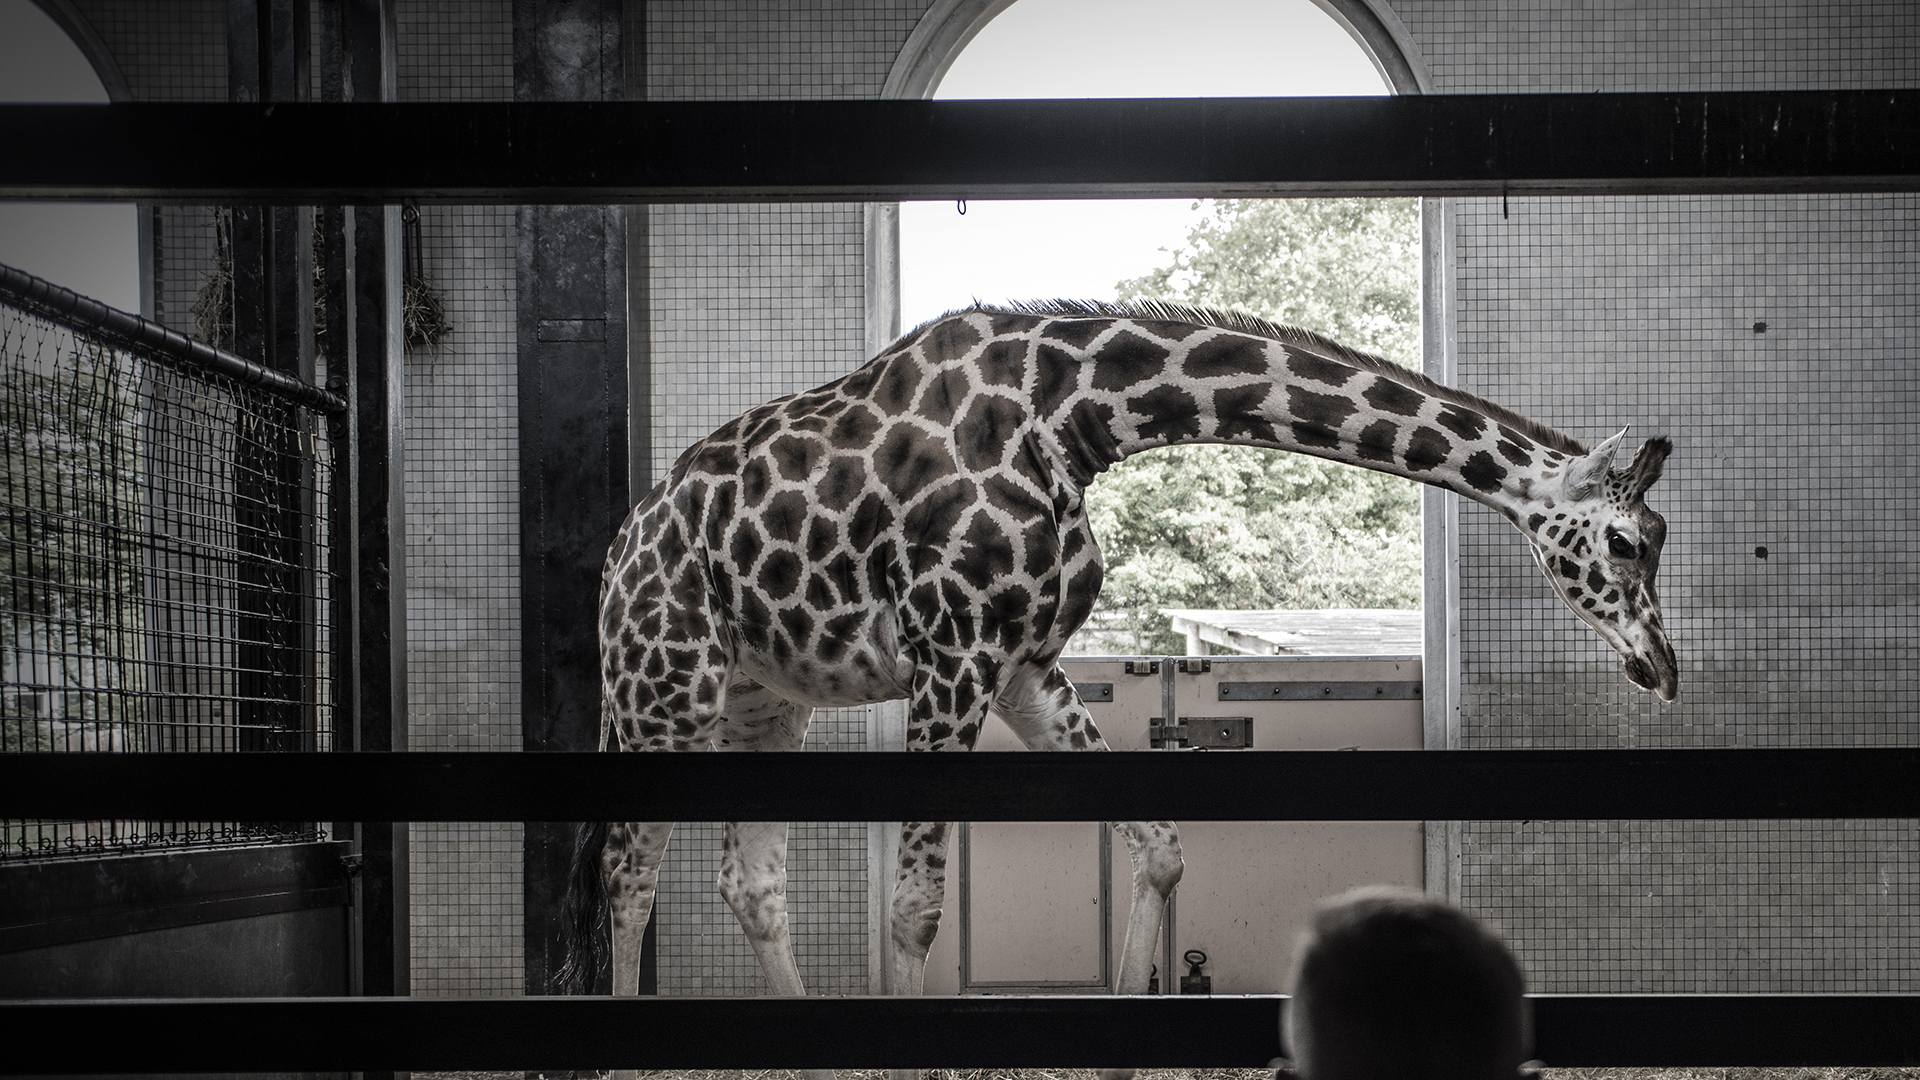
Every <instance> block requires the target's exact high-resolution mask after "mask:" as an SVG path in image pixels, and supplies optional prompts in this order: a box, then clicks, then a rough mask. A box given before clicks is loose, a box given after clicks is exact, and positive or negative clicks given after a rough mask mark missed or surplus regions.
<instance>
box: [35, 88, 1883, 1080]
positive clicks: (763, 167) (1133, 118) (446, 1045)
mask: <svg viewBox="0 0 1920 1080" xmlns="http://www.w3.org/2000/svg"><path fill="white" fill-rule="evenodd" d="M188 131H190V132H191V133H192V135H193V138H192V139H184V138H182V137H181V136H182V134H183V133H184V132H188ZM0 138H5V139H8V140H9V141H12V142H17V143H19V144H21V145H36V146H39V147H42V148H43V149H44V151H45V152H43V153H40V154H35V155H16V156H14V157H12V158H8V159H5V160H0V197H12V198H25V197H37V198H81V199H100V198H108V199H127V198H137V199H142V200H145V201H151V202H180V203H201V202H239V203H249V202H250V203H272V204H285V205H298V204H309V203H323V202H324V203H381V202H392V201H397V200H399V199H401V198H418V199H438V200H442V201H450V202H466V203H474V202H506V203H521V204H541V203H546V204H552V203H588V202H647V201H736V202H737V201H770V200H794V199H800V200H846V201H850V200H895V199H916V198H922V199H944V198H955V197H975V198H981V197H994V196H999V197H1013V196H1038V197H1062V198H1065V197H1087V196H1092V197H1102V196H1109V197H1111V196H1141V195H1167V196H1195V195H1201V196H1233V195H1242V196H1247V195H1345V196H1354V195H1388V194H1391V195H1428V196H1433V195H1500V194H1512V195H1544V194H1661V193H1675V192H1679V193H1698V194H1729V193H1753V192H1788V191H1815V192H1855V191H1913V190H1916V189H1920V91H1911V90H1884V91H1851V92H1826V91H1814V92H1795V93H1753V94H1594V95H1485V96H1458V97H1447V96H1429V97H1400V98H1386V99H1365V100H1361V99H1313V100H1238V101H1235V100H1209V101H1131V102H1129V101H1117V102H1115V101H1106V102H1032V101H1028V102H940V103H930V102H879V101H861V102H780V101H773V102H710V103H653V102H647V103H641V102H626V103H607V102H600V103H515V104H510V105H509V104H498V105H409V106H399V105H373V104H359V105H351V106H340V105H333V106H325V105H304V104H298V103H275V104H262V105H226V106H219V105H206V106H202V105H124V104H123V105H114V106H108V107H104V108H101V107H93V106H0ZM210 143H211V144H214V145H220V146H222V147H223V148H224V152H222V153H218V154H211V153H207V152H206V151H205V150H204V147H205V146H207V145H208V144H210ZM369 145H377V146H380V147H381V148H382V153H380V154H367V153H365V152H364V149H365V147H367V146H369ZM187 147H195V148H197V149H193V150H188V149H186V148H187ZM241 765H245V766H246V770H245V771H246V775H245V776H244V778H242V777H241V776H239V775H238V774H237V773H236V774H227V773H221V772H220V770H221V769H222V768H234V769H238V768H239V767H240V766H241ZM1917 766H1920V751H1916V750H1912V749H1891V750H1888V749H1879V750H1742V751H1675V752H1655V751H1615V752H1605V753H1595V752H1565V753H1555V752H1523V751H1514V752H1494V753H1470V752H1453V753H1447V754H1395V753H1391V752H1372V753H1355V754H1274V753H1263V754H1251V753H1249V754H1236V755H1227V754H1212V755H1204V756H1203V755H1167V754H1162V755H1120V754H1114V755H1088V756H1085V757H1082V756H1078V755H1033V756H1031V757H1026V756H1023V755H1007V756H997V755H974V756H966V757H935V756H926V757H920V756H915V757H899V758H891V759H888V760H884V761H882V760H880V759H878V758H877V757H873V756H845V757H841V756H835V755H809V756H806V757H804V758H802V757H800V756H797V755H796V756H769V757H764V758H753V757H734V756H729V757H728V758H725V759H720V758H717V757H715V756H711V755H678V756H673V757H660V758H651V757H639V756H634V757H624V756H623V757H614V756H600V755H574V754H555V755H511V756H509V755H395V756H389V755H379V754H376V755H364V756H361V755H353V756H337V757H328V758H311V759H304V760H303V759H300V758H295V757H291V756H286V757H282V756H275V755H258V756H255V755H247V756H244V757H238V758H235V757H228V758H225V759H220V760H214V759H199V760H194V761H181V760H178V759H177V758H174V757H168V758H166V759H165V760H155V758H154V756H146V755H126V756H116V755H98V756H85V757H82V756H80V755H74V756H72V757H63V756H59V755H40V756H35V757H33V758H32V759H31V760H27V759H25V757H24V756H8V757H5V758H0V813H7V812H19V811H20V810H21V809H25V810H31V811H33V812H39V813H44V812H48V811H50V810H54V809H55V808H57V807H65V806H73V805H80V804H84V805H86V806H89V807H97V808H100V809H101V812H107V810H106V808H108V807H118V806H133V805H138V806H158V805H163V804H164V805H180V806H187V805H193V806H201V805H213V804H215V803H219V804H221V805H224V806H226V807H227V808H228V809H229V810H233V811H235V812H238V811H241V810H243V809H244V810H245V811H246V812H248V813H260V814H264V815H265V816H268V817H279V816H283V815H287V814H291V813H293V811H294V810H295V809H296V808H300V812H302V813H307V812H313V813H316V814H317V815H319V816H321V817H335V818H343V819H354V818H367V817H377V818H380V819H383V820H406V819H412V820H449V819H459V818H475V817H488V818H500V817H506V818H513V819H519V818H545V819H550V818H553V817H562V818H580V819H590V818H608V817H619V816H628V817H632V818H663V817H670V818H686V817H693V818H700V817H703V816H709V817H726V818H733V819H742V818H744V819H753V818H780V819H793V820H800V819H807V818H812V817H831V818H836V819H861V818H869V817H871V818H900V817H935V818H937V817H943V816H944V817H948V818H970V819H973V820H1003V819H1017V818H1027V819H1032V818H1041V819H1045V818H1049V817H1051V818H1081V819H1085V818H1090V817H1123V818H1124V817H1142V816H1171V817H1187V818H1194V819H1204V818H1210V817H1211V818H1298V819H1308V818H1311V819H1329V818H1331V819H1339V818H1386V819H1407V818H1411V819H1422V818H1424V819H1442V820H1445V819H1461V818H1468V819H1471V818H1531V819H1540V818H1550V817H1562V818H1621V817H1639V818H1674V817H1703V818H1704V817H1711V818H1727V817H1888V816H1900V817H1911V816H1920V784H1916V783H1914V779H1915V777H1916V767H1917ZM183 767H184V768H189V769H200V770H206V771H203V772H200V773H197V774H195V775H193V776H191V777H189V776H187V775H186V774H183V773H181V772H179V771H178V770H179V769H181V768H183ZM718 772H725V773H726V776H727V779H728V781H729V783H728V784H726V785H724V786H721V785H715V784H714V783H713V780H714V778H715V776H716V774H717V773H718ZM745 774H751V776H750V777H749V776H747V775H745ZM829 774H831V775H829ZM1149 779H1151V781H1152V782H1151V783H1149V782H1147V781H1148V780H1149ZM614 780H619V781H622V782H620V783H615V782H613V781H614ZM801 780H804V781H805V782H804V783H799V781H801ZM635 781H640V782H635ZM227 785H236V786H227ZM401 785H406V786H401ZM718 790H724V791H725V792H727V796H726V798H724V799H722V800H716V799H715V796H714V793H715V792H716V791H718ZM533 792H537V793H538V796H539V798H538V806H537V808H536V806H535V805H534V804H533V802H532V800H531V799H530V798H529V793H533ZM569 792H573V793H583V792H590V793H592V794H590V795H589V794H576V795H573V796H569V795H568V794H567V793H569ZM743 792H744V793H754V792H778V794H777V795H764V794H762V795H753V797H752V800H751V801H748V800H744V799H742V798H741V797H740V793H743ZM1174 793H1179V794H1177V795H1176V794H1174ZM1069 795H1070V796H1071V797H1068V796H1069ZM723 804H724V805H723ZM113 812H119V811H117V810H116V811H113ZM1276 1001H1277V999H1275V998H1271V997H1249V998H1207V999H1191V998H1171V999H1169V998H1148V999H1140V998H1105V997H1103V998H1094V999H1077V998H1039V999H1033V998H999V999H754V1000H729V999H706V1000H673V999H639V1000H608V999H595V998H576V999H552V998H547V999H540V998H530V999H521V1000H484V1001H476V1000H457V999H452V1000H449V999H440V1000H410V999H404V998H368V999H347V1000H334V999H309V1000H301V1001H241V1000H222V1001H139V1002H10V1003H0V1022H3V1023H5V1024H7V1025H8V1026H10V1027H12V1028H15V1029H22V1028H26V1027H28V1026H31V1027H32V1028H33V1029H34V1030H36V1031H38V1032H40V1033H43V1034H45V1035H51V1036H52V1037H50V1038H42V1039H37V1040H34V1041H32V1042H19V1043H16V1044H15V1046H14V1047H13V1048H12V1050H13V1051H14V1052H12V1053H10V1054H9V1055H8V1057H7V1058H6V1059H5V1061H4V1062H0V1071H9V1072H16V1071H17V1072H36V1073H61V1072H65V1073H73V1072H119V1071H217V1070H242V1069H246V1070H263V1069H311V1068H349V1069H396V1068H459V1067H493V1068H498V1067H501V1066H503V1065H505V1066H515V1067H517V1066H526V1067H541V1068H552V1067H554V1066H567V1065H574V1064H578V1065H582V1066H589V1067H591V1066H596V1065H600V1064H605V1063H607V1062H608V1061H610V1060H614V1059H622V1058H624V1059H626V1060H627V1061H630V1062H632V1063H636V1064H647V1065H652V1066H663V1067H675V1066H682V1065H701V1066H714V1065H738V1066H766V1065H783V1066H789V1067H790V1066H792V1065H796V1064H799V1065H815V1064H818V1065H838V1064H844V1063H847V1062H866V1063H873V1064H887V1065H909V1066H910V1065H915V1064H919V1063H922V1062H924V1061H927V1060H930V1059H939V1060H942V1061H944V1062H946V1063H948V1064H956V1065H968V1064H972V1065H981V1066H999V1065H1027V1064H1034V1063H1040V1062H1048V1063H1061V1062H1063V1061H1064V1060H1067V1059H1073V1060H1077V1061H1079V1060H1084V1061H1091V1060H1099V1061H1111V1060H1128V1061H1131V1062H1134V1063H1137V1064H1141V1065H1159V1064H1176V1063H1177V1064H1187V1065H1192V1064H1201V1063H1214V1062H1217V1063H1221V1064H1238V1065H1258V1064H1261V1063H1262V1062H1264V1060H1265V1058H1266V1057H1267V1056H1269V1055H1270V1054H1271V1053H1273V1052H1274V1051H1276V1050H1277V1040H1276V1039H1275V1038H1274V1035H1273V1031H1274V1028H1273V1021H1274V1019H1275V1007H1274V1006H1275V1003H1276ZM1535 1009H1536V1016H1537V1030H1538V1041H1539V1052H1540V1053H1541V1054H1542V1055H1543V1056H1545V1057H1546V1058H1547V1059H1548V1060H1549V1061H1551V1062H1553V1063H1554V1064H1557V1065H1567V1066H1574V1065H1652V1064H1662V1065H1689V1064H1702V1065H1706V1064H1711V1065H1738V1064H1755V1065H1758V1064H1770V1065H1791V1064H1860V1065H1895V1064H1914V1063H1920V1034H1917V1033H1920V996H1915V995H1867V996H1852V995H1810V996H1801V995H1725V996H1720V995H1673V996H1633V995H1621V996H1606V997H1588V996H1564V997H1553V996H1549V997H1541V998H1537V999H1536V1000H1535ZM102 1030H110V1031H113V1032H115V1035H116V1037H115V1038H114V1039H111V1040H106V1039H99V1038H97V1037H96V1035H97V1032H99V1031H102ZM209 1030H211V1031H217V1032H220V1037H218V1038H207V1037H205V1036H204V1034H202V1033H204V1032H206V1031H209ZM717 1030H724V1031H726V1032H728V1037H727V1038H726V1039H724V1040H717V1039H715V1038H714V1037H713V1032H715V1031H717ZM242 1033H244V1034H242Z"/></svg>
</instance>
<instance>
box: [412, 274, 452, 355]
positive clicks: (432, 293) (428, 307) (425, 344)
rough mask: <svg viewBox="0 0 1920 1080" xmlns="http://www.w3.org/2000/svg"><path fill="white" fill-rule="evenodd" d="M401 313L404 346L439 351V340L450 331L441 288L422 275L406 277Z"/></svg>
mask: <svg viewBox="0 0 1920 1080" xmlns="http://www.w3.org/2000/svg"><path fill="white" fill-rule="evenodd" d="M400 314H401V317H402V319H403V320H404V322H405V325H406V330H407V348H409V349H431V350H434V351H436V352H437V351H439V348H440V343H441V342H443V341H445V340H446V339H447V335H448V334H451V333H453V323H452V322H450V321H449V320H448V319H447V304H446V301H445V300H444V299H442V298H441V296H440V288H439V286H437V285H435V284H434V283H433V282H431V281H428V280H427V279H426V278H425V277H412V276H409V277H408V278H407V279H406V285H405V287H404V288H403V289H402V290H401V295H400Z"/></svg>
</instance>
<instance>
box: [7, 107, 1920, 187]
mask: <svg viewBox="0 0 1920 1080" xmlns="http://www.w3.org/2000/svg"><path fill="white" fill-rule="evenodd" d="M0 142H4V143H5V144H7V145H19V146H33V147H37V148H39V151H40V152H38V153H33V154H15V155H12V156H10V157H9V158H6V159H0V197H5V198H79V199H140V200H143V201H151V202H189V203H193V202H258V203H288V204H307V203H326V202H398V201H400V200H402V199H417V200H421V201H432V200H438V201H444V202H457V203H519V204H568V203H574V204H577V203H594V202H602V203H641V202H770V201H782V200H789V201H790V200H801V201H822V200H837V201H896V200H911V199H955V198H1102V197H1109V198H1110V197H1134V198H1140V197H1152V196H1162V197H1204V196H1231V197H1256V196H1281V195H1284V196H1306V195H1315V196H1353V195H1423V196H1444V195H1501V194H1513V195H1561V194H1589V195H1591V194H1615V195H1634V194H1639V195H1648V194H1672V193H1692V194H1734V193H1754V192H1767V191H1819V192H1838V191H1911V190H1913V189H1914V188H1915V187H1916V185H1917V184H1920V90H1848V91H1839V90H1812V91H1791V92H1772V91H1767V92H1722V93H1691V94H1461V95H1438V94H1434V95H1408V96H1401V97H1382V98H1206V99H1148V100H1112V101H874V100H859V101H715V102H659V101H624V102H622V101H591V102H588V101H571V102H539V101H519V102H513V103H469V104H425V103H421V104H387V105H382V104H355V105H347V106H340V105H312V104H299V103H279V104H270V105H202V104H122V105H108V106H104V107H102V106H94V105H66V106H63V105H5V106H0ZM209 145H212V146H220V147H223V148H224V152H222V153H219V154H209V153H207V152H206V151H205V150H204V149H203V148H204V147H206V146H209ZM369 147H378V148H379V149H380V152H379V153H368V152H367V149H368V148H369Z"/></svg>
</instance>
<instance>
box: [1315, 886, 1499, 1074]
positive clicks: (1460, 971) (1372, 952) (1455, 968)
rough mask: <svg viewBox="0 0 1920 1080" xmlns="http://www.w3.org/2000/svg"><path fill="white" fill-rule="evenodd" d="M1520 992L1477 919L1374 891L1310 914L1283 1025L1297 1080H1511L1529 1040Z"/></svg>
mask: <svg viewBox="0 0 1920 1080" xmlns="http://www.w3.org/2000/svg"><path fill="white" fill-rule="evenodd" d="M1524 991H1525V980H1524V979H1523V978H1522V976H1521V974H1520V967H1519V965H1518V964H1516V963H1515V962H1514V959H1513V955H1512V954H1511V953H1509V952H1508V951H1507V947H1506V945H1505V944H1504V943H1502V942H1501V940H1500V939H1499V938H1497V937H1495V936H1494V935H1493V934H1492V932H1490V931H1489V930H1487V929H1486V927H1484V926H1481V925H1480V923H1479V922H1478V921H1476V920H1475V919H1474V918H1473V917H1472V916H1471V915H1468V914H1467V913H1466V912H1464V911H1461V910H1460V909H1459V908H1456V907H1453V906H1452V905H1450V904H1447V903H1445V902H1443V901H1439V900H1434V899H1432V898H1430V897H1427V896H1425V895H1423V894H1421V893H1417V892H1414V891H1412V890H1408V889H1397V888H1389V887H1385V886H1372V887H1368V888H1364V889H1356V890H1354V891H1352V892H1349V893H1345V894H1343V895H1341V896H1337V897H1335V898H1333V899H1332V900H1329V901H1327V902H1326V903H1325V904H1323V905H1321V907H1320V909H1319V910H1318V911H1317V912H1316V913H1315V914H1314V919H1313V923H1312V926H1311V928H1310V929H1309V930H1308V931H1307V932H1306V933H1305V934H1304V935H1302V939H1301V943H1300V948H1299V950H1298V953H1297V956H1296V958H1295V961H1294V979H1293V997H1292V998H1291V999H1290V1000H1289V1001H1288V1002H1287V1003H1286V1006H1285V1007H1284V1008H1283V1010H1282V1014H1281V1029H1282V1034H1283V1036H1284V1037H1285V1039H1286V1044H1287V1048H1288V1051H1289V1052H1290V1053H1291V1054H1292V1055H1293V1069H1294V1072H1295V1073H1296V1074H1297V1075H1298V1076H1299V1077H1300V1078H1301V1080H1515V1077H1516V1076H1518V1075H1519V1074H1520V1072H1521V1067H1522V1064H1523V1060H1524V1059H1525V1058H1526V1057H1527V1055H1528V1053H1529V1052H1530V1050H1531V1043H1532V1032H1531V1030H1530V1028H1531V1023H1530V1018H1529V1015H1528V1012H1527V1006H1526V1001H1525V999H1524V998H1523V997H1522V994H1523V993H1524Z"/></svg>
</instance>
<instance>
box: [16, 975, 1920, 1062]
mask: <svg viewBox="0 0 1920 1080" xmlns="http://www.w3.org/2000/svg"><path fill="white" fill-rule="evenodd" d="M1281 1000H1282V999H1281V998H1279V997H1277V996H1247V997H1228V996H1221V997H1177V996H1175V997H1109V996H1098V997H1063V996H1048V997H963V998H951V997H949V998H866V997H854V998H659V997H641V998H620V999H614V998H606V997H591V998H553V997H547V998H542V997H528V998H306V999H300V998H273V999H218V1000H192V999H179V1000H146V1001H10V1002H0V1030H6V1031H15V1032H19V1033H21V1034H22V1035H25V1034H26V1033H28V1032H31V1033H32V1037H31V1038H17V1039H12V1040H9V1042H8V1046H7V1053H6V1054H5V1055H0V1072H8V1073H37V1074H50V1073H66V1074H73V1073H121V1072H240V1071H248V1072H256V1071H258V1072H265V1071H289V1072H291V1071H349V1070H352V1071H360V1070H364V1071H383V1070H414V1071H427V1070H433V1071H451V1070H482V1069H484V1070H501V1071H508V1070H511V1071H519V1070H529V1071H531V1070H548V1071H555V1070H562V1069H579V1070H585V1069H608V1068H646V1069H690V1068H709V1069H713V1068H727V1069H769V1068H787V1069H796V1068H925V1067H942V1068H1033V1067H1084V1066H1112V1065H1129V1066H1136V1067H1181V1066H1185V1067H1190V1068H1205V1067H1233V1066H1239V1067H1254V1068H1257V1067H1259V1066H1262V1065H1265V1064H1266V1063H1267V1062H1268V1061H1269V1060H1270V1059H1272V1058H1273V1057H1275V1056H1277V1055H1278V1054H1279V1053H1280V1041H1279V1035H1278V1019H1279V1011H1280V1002H1281ZM1534 1027H1535V1048H1534V1052H1535V1054H1536V1056H1538V1057H1539V1058H1541V1059H1542V1060H1544V1061H1545V1062H1547V1063H1548V1064H1549V1065H1554V1066H1559V1067H1565V1068H1586V1067H1609V1066H1611V1067H1627V1066H1709V1067H1711V1066H1721V1067H1737V1066H1767V1065H1771V1066H1795V1065H1797V1066H1897V1065H1913V1064H1920V995H1911V994H1884V995H1871V994H1870V995H1626V994H1622V995H1564V996H1559V995H1556V996H1543V997H1536V998H1535V999H1534ZM102 1032H111V1033H112V1038H101V1037H100V1033H102Z"/></svg>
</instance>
